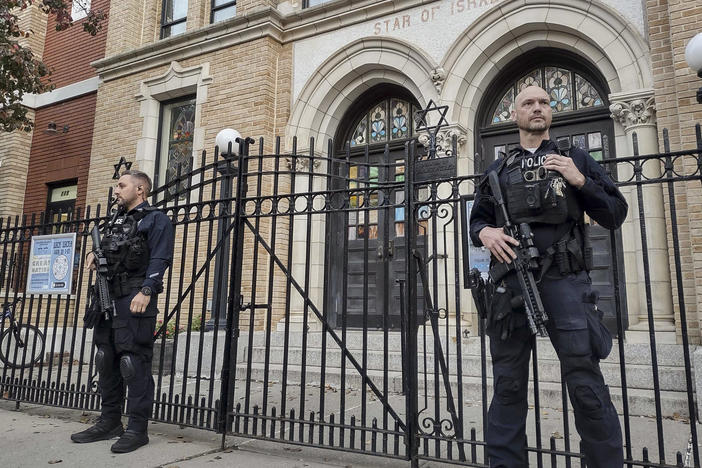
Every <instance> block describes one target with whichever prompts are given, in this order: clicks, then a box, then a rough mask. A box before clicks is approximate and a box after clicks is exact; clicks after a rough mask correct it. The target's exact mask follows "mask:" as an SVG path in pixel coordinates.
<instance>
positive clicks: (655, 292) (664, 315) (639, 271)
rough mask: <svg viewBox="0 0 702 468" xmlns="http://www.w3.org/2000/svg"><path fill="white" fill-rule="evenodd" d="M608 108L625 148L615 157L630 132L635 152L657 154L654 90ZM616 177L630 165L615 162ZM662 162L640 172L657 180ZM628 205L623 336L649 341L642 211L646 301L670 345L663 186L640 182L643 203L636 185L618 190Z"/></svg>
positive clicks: (619, 97)
mask: <svg viewBox="0 0 702 468" xmlns="http://www.w3.org/2000/svg"><path fill="white" fill-rule="evenodd" d="M610 102H611V103H612V104H611V105H610V111H611V112H612V118H613V119H614V121H615V123H616V124H619V125H620V126H621V127H622V128H623V129H624V134H625V137H626V142H627V144H626V150H625V151H624V148H621V146H620V148H619V151H618V153H619V155H620V156H629V155H633V154H634V143H633V136H634V134H636V136H637V141H638V151H639V154H656V153H658V131H657V127H656V120H655V113H656V105H655V102H654V94H653V90H640V91H635V92H630V93H620V94H616V95H614V94H613V95H611V96H610ZM617 171H618V179H619V180H628V179H630V178H633V177H635V175H634V166H633V165H630V164H619V165H618V166H617ZM661 175H662V168H661V165H660V164H658V163H657V162H656V161H650V162H648V163H646V164H643V167H642V176H643V178H644V180H645V179H647V178H658V177H660V176H661ZM622 193H624V195H625V197H626V199H627V202H628V203H629V214H628V216H627V221H626V222H625V224H624V226H622V238H623V248H624V263H625V275H626V283H627V284H626V287H627V303H628V309H629V322H630V326H629V329H628V330H627V332H626V337H627V339H628V340H630V341H648V339H649V336H648V305H647V297H646V283H645V276H644V259H643V257H644V249H643V242H642V236H641V215H642V214H643V215H644V220H645V226H646V243H647V253H648V265H649V271H650V282H651V301H652V305H653V318H654V323H655V330H656V340H657V341H658V342H668V343H675V318H674V315H673V300H672V297H673V296H672V288H671V282H670V281H671V280H670V268H669V261H668V260H669V255H668V245H667V240H666V217H665V203H664V198H663V187H662V185H660V184H651V185H644V186H643V188H642V194H643V207H640V206H639V202H638V192H637V188H636V187H625V188H624V189H623V190H622Z"/></svg>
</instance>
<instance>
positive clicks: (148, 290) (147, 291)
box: [140, 286, 151, 296]
mask: <svg viewBox="0 0 702 468" xmlns="http://www.w3.org/2000/svg"><path fill="white" fill-rule="evenodd" d="M140 292H141V293H142V294H143V295H144V296H150V295H151V288H150V287H148V286H144V287H143V288H141V291H140Z"/></svg>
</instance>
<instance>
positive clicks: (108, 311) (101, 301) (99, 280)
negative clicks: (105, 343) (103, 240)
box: [85, 224, 115, 328]
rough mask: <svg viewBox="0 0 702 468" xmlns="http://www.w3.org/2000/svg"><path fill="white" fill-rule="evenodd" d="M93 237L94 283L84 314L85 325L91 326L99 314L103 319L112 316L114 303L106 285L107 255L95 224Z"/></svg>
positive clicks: (96, 320)
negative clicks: (90, 301)
mask: <svg viewBox="0 0 702 468" xmlns="http://www.w3.org/2000/svg"><path fill="white" fill-rule="evenodd" d="M90 236H91V237H92V239H93V251H92V253H93V261H94V262H95V285H94V286H93V289H92V295H93V301H92V304H91V306H90V308H89V310H88V313H87V314H86V320H85V322H86V326H87V327H88V328H92V327H93V325H95V324H96V323H97V322H98V320H99V318H100V316H104V317H105V320H110V319H112V317H114V313H115V303H114V301H113V300H112V298H111V297H110V290H109V287H108V279H107V275H108V268H107V257H106V256H105V253H104V252H103V251H102V249H101V248H100V229H99V228H98V226H97V224H96V225H95V226H93V230H92V231H91V232H90Z"/></svg>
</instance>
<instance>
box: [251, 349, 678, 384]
mask: <svg viewBox="0 0 702 468" xmlns="http://www.w3.org/2000/svg"><path fill="white" fill-rule="evenodd" d="M252 351H253V355H252V362H254V363H265V362H266V354H267V353H266V349H265V348H254V349H253V350H252ZM351 354H352V355H353V357H354V358H355V359H356V361H357V362H358V364H359V365H361V366H362V365H363V356H362V355H360V353H359V354H356V353H354V352H351ZM286 356H287V359H288V364H289V365H301V364H302V358H303V354H302V350H301V349H299V348H298V349H290V350H289V351H288V352H287V353H285V349H284V348H278V347H276V348H271V349H270V352H269V353H268V359H269V362H270V363H272V364H281V365H282V364H283V362H284V359H285V357H286ZM341 356H342V352H341V350H339V349H331V350H328V351H327V352H326V353H325V354H324V357H325V359H326V364H325V366H326V368H327V369H330V368H340V367H341ZM304 357H305V365H306V366H307V367H313V368H319V367H320V366H321V362H322V350H321V348H316V349H315V348H313V349H309V350H308V351H307V353H306V354H305V356H304ZM386 358H387V368H388V370H390V371H401V370H402V353H401V352H399V351H391V352H389V353H384V352H382V351H370V352H369V353H368V355H367V365H366V367H367V369H368V370H373V371H381V372H382V371H383V369H384V368H385V359H386ZM418 364H419V365H418V370H419V371H424V365H425V359H424V355H423V354H420V355H419V363H418ZM486 364H487V365H486V371H487V375H488V376H489V377H492V365H491V360H490V358H489V355H488V358H487V361H486ZM346 366H347V367H352V364H351V362H350V360H348V358H347V359H346ZM435 366H436V368H438V367H439V365H438V363H437V361H436V360H435V359H434V354H427V356H426V370H427V372H428V373H433V372H434V368H435ZM447 367H448V370H449V373H450V374H451V375H456V374H457V367H458V366H457V363H456V359H455V357H450V359H448V362H447ZM601 369H602V373H603V375H604V377H605V381H606V382H607V384H608V385H609V386H610V387H621V380H622V372H621V368H620V365H619V363H617V362H610V361H605V362H603V363H602V364H601ZM461 370H462V374H463V375H467V376H480V375H481V373H482V370H481V358H480V356H475V355H467V356H463V358H462V360H461ZM658 376H659V385H660V389H661V390H666V391H681V392H686V391H687V383H686V379H685V369H684V367H672V366H663V367H659V369H658ZM539 380H540V381H541V382H556V383H558V382H560V381H561V369H560V363H559V362H558V361H557V360H553V359H539ZM626 381H627V386H628V387H629V388H641V389H653V376H652V370H651V366H648V365H645V364H627V366H626Z"/></svg>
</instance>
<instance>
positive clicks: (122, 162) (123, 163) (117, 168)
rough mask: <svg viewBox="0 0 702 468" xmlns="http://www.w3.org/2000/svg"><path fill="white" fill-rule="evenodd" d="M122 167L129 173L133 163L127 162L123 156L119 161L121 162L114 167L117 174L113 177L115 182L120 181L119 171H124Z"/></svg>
mask: <svg viewBox="0 0 702 468" xmlns="http://www.w3.org/2000/svg"><path fill="white" fill-rule="evenodd" d="M122 166H124V169H125V170H127V171H128V170H129V169H131V167H132V163H131V162H130V161H127V160H126V159H125V157H124V156H122V157H121V158H120V159H119V162H118V163H117V164H115V165H114V168H115V173H114V174H113V175H112V178H113V179H114V180H117V179H119V171H120V170H121V169H122Z"/></svg>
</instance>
